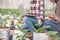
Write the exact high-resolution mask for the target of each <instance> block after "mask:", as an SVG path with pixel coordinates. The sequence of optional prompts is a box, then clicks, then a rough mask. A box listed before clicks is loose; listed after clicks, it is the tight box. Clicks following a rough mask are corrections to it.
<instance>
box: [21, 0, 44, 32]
mask: <svg viewBox="0 0 60 40" xmlns="http://www.w3.org/2000/svg"><path fill="white" fill-rule="evenodd" d="M23 21H24V22H25V24H24V25H22V26H21V29H25V28H29V30H30V31H31V32H32V33H33V32H34V28H35V24H42V22H43V21H44V0H31V1H30V12H29V14H27V15H26V16H25V17H24V18H23Z"/></svg>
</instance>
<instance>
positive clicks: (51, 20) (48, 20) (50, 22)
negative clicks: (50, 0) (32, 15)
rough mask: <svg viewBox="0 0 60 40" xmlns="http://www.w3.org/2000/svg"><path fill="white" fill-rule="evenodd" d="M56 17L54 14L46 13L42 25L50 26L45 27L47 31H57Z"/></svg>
mask: <svg viewBox="0 0 60 40" xmlns="http://www.w3.org/2000/svg"><path fill="white" fill-rule="evenodd" d="M56 21H57V18H56V16H55V15H54V14H51V13H50V14H48V15H47V17H45V22H43V23H42V25H43V27H44V26H50V27H47V28H46V30H47V31H58V28H57V22H56Z"/></svg>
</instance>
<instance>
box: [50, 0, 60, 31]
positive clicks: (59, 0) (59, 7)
mask: <svg viewBox="0 0 60 40" xmlns="http://www.w3.org/2000/svg"><path fill="white" fill-rule="evenodd" d="M50 1H51V2H52V3H55V4H56V6H55V15H56V17H57V25H58V30H59V31H60V0H53V1H52V0H50Z"/></svg>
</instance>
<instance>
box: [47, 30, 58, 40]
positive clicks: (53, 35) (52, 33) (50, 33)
mask: <svg viewBox="0 0 60 40" xmlns="http://www.w3.org/2000/svg"><path fill="white" fill-rule="evenodd" d="M47 34H48V35H49V36H50V37H52V38H54V40H56V39H57V32H56V31H48V33H47Z"/></svg>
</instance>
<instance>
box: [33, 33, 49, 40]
mask: <svg viewBox="0 0 60 40" xmlns="http://www.w3.org/2000/svg"><path fill="white" fill-rule="evenodd" d="M33 40H49V36H48V35H47V34H46V33H33Z"/></svg>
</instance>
